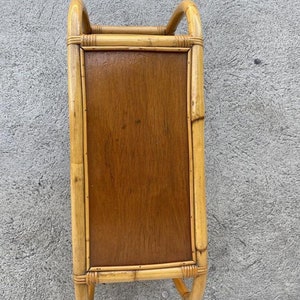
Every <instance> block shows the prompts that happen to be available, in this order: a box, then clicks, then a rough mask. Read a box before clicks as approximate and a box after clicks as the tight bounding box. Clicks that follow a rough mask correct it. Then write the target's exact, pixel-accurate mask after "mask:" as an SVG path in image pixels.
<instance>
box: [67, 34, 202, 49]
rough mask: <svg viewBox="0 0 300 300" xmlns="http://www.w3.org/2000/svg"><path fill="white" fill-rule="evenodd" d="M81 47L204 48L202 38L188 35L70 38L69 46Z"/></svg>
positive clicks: (122, 35) (102, 35) (107, 35)
mask: <svg viewBox="0 0 300 300" xmlns="http://www.w3.org/2000/svg"><path fill="white" fill-rule="evenodd" d="M71 44H78V45H81V46H132V47H133V46H135V47H139V46H140V47H191V46H193V45H200V46H203V40H202V38H198V37H190V36H188V35H174V36H165V35H139V34H135V35H132V34H131V35H130V34H120V35H116V34H83V35H79V36H69V37H68V45H71Z"/></svg>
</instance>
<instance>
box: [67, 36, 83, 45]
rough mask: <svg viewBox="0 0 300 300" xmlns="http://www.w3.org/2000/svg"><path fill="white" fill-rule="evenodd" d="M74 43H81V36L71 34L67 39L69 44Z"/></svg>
mask: <svg viewBox="0 0 300 300" xmlns="http://www.w3.org/2000/svg"><path fill="white" fill-rule="evenodd" d="M72 44H77V45H80V44H81V36H69V37H68V39H67V45H68V46H69V45H72Z"/></svg>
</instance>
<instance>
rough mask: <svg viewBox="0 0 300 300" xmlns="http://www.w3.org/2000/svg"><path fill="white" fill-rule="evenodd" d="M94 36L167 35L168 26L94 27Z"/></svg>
mask: <svg viewBox="0 0 300 300" xmlns="http://www.w3.org/2000/svg"><path fill="white" fill-rule="evenodd" d="M91 28H92V33H94V34H108V33H109V34H126V33H130V34H151V35H165V34H166V26H102V25H92V26H91Z"/></svg>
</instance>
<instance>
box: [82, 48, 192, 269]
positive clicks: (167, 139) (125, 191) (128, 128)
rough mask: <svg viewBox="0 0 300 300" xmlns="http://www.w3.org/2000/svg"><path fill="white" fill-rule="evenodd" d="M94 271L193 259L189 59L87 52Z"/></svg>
mask: <svg viewBox="0 0 300 300" xmlns="http://www.w3.org/2000/svg"><path fill="white" fill-rule="evenodd" d="M85 76H86V108H87V112H86V116H87V132H86V134H87V155H88V184H89V185H88V189H89V231H90V266H91V267H96V266H126V265H143V264H159V263H168V262H180V261H190V260H192V249H191V223H190V218H191V217H190V199H189V197H190V187H189V147H188V126H187V53H179V52H178V53H174V52H142V51H89V52H85Z"/></svg>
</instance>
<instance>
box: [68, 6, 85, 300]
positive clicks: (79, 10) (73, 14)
mask: <svg viewBox="0 0 300 300" xmlns="http://www.w3.org/2000/svg"><path fill="white" fill-rule="evenodd" d="M89 31H90V25H89V20H88V17H87V14H86V11H85V7H84V5H83V3H82V2H81V1H80V0H72V1H71V4H70V8H69V14H68V36H76V35H80V34H82V33H89ZM68 83H69V86H68V92H69V122H70V172H71V174H70V178H71V213H72V250H73V273H74V275H83V274H85V273H86V260H85V257H86V249H85V209H84V162H83V111H82V89H81V74H80V47H79V45H76V44H69V45H68ZM75 298H76V299H77V300H88V288H87V286H86V285H82V284H78V283H75Z"/></svg>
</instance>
